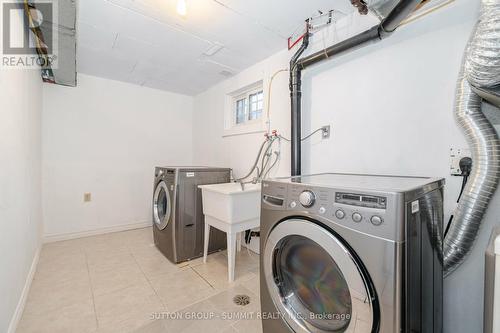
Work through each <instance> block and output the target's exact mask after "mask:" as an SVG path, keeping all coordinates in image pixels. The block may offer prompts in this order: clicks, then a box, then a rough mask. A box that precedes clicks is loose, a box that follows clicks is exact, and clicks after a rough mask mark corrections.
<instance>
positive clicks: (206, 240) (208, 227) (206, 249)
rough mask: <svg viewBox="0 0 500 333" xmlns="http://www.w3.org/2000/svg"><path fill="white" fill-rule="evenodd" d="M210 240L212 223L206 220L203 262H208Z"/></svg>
mask: <svg viewBox="0 0 500 333" xmlns="http://www.w3.org/2000/svg"><path fill="white" fill-rule="evenodd" d="M209 241H210V224H208V223H207V221H205V239H204V243H203V262H204V263H206V262H207V255H208V242H209Z"/></svg>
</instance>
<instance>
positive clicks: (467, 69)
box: [443, 0, 500, 276]
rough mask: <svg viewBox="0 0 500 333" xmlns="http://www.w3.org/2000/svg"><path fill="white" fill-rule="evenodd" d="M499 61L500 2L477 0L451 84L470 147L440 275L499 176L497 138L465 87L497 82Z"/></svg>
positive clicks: (468, 236)
mask: <svg viewBox="0 0 500 333" xmlns="http://www.w3.org/2000/svg"><path fill="white" fill-rule="evenodd" d="M495 36H496V37H495ZM499 64H500V0H483V3H482V8H481V15H480V18H479V21H478V23H477V25H476V27H475V29H474V31H473V33H472V36H471V39H470V41H469V43H468V45H467V48H466V51H465V56H464V62H463V65H462V68H461V70H460V74H459V78H458V84H457V92H456V101H455V117H456V119H457V122H458V124H459V126H460V127H461V128H462V130H463V132H464V134H465V136H466V139H467V142H468V143H469V146H470V148H471V151H472V159H473V167H472V173H471V175H470V178H469V181H468V183H467V186H466V188H465V189H464V192H463V194H462V197H461V199H460V202H459V204H458V207H457V210H456V212H455V217H454V221H453V222H452V223H453V224H452V226H451V228H450V230H449V232H448V234H447V236H446V239H445V242H444V256H443V258H444V269H445V275H446V276H447V275H449V274H450V273H452V272H453V271H454V270H455V269H456V268H457V267H458V266H459V265H460V264H461V263H462V262H463V261H464V259H465V257H466V256H467V254H468V253H469V252H470V251H471V249H472V246H473V245H474V241H475V240H476V237H477V234H478V232H479V229H480V226H481V221H482V219H483V216H484V214H485V212H486V209H487V208H488V204H489V203H490V201H491V198H492V196H493V194H494V192H495V190H496V188H497V185H498V181H499V179H500V141H499V139H498V135H497V132H496V130H495V128H494V127H493V126H492V125H491V123H490V122H489V121H488V119H487V118H486V117H485V116H484V114H483V112H482V111H481V104H482V99H481V97H480V96H479V95H477V94H476V93H475V92H474V91H473V90H472V87H471V83H472V84H473V85H474V86H477V87H480V88H487V87H488V88H490V87H493V86H495V85H498V84H500V71H499V70H500V66H499ZM469 81H470V82H471V83H469Z"/></svg>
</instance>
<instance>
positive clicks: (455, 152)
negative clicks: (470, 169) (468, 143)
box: [450, 148, 472, 176]
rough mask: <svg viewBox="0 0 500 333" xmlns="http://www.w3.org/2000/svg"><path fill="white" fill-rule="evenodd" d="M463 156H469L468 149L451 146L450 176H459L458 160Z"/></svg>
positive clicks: (460, 173)
mask: <svg viewBox="0 0 500 333" xmlns="http://www.w3.org/2000/svg"><path fill="white" fill-rule="evenodd" d="M464 157H471V158H472V155H471V152H470V149H468V148H451V149H450V174H451V175H452V176H461V175H462V171H460V164H459V163H460V160H461V159H462V158H464Z"/></svg>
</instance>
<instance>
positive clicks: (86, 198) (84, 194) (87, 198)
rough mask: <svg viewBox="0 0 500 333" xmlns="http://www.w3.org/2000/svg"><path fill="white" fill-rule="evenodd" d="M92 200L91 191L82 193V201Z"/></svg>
mask: <svg viewBox="0 0 500 333" xmlns="http://www.w3.org/2000/svg"><path fill="white" fill-rule="evenodd" d="M90 201H92V194H91V193H83V202H90Z"/></svg>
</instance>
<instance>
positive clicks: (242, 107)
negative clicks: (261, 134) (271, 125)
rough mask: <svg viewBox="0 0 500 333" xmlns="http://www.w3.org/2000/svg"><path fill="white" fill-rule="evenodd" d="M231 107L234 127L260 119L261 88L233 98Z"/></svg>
mask: <svg viewBox="0 0 500 333" xmlns="http://www.w3.org/2000/svg"><path fill="white" fill-rule="evenodd" d="M233 105H234V124H235V125H240V124H244V123H246V122H249V121H253V120H258V119H260V118H261V117H262V111H263V110H264V91H263V90H262V87H259V88H257V89H252V90H249V91H247V92H245V93H244V94H242V95H238V96H236V97H234V98H233Z"/></svg>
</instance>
